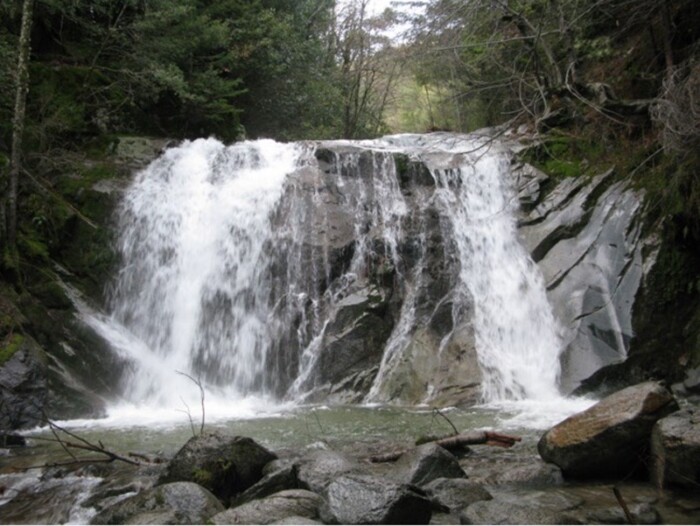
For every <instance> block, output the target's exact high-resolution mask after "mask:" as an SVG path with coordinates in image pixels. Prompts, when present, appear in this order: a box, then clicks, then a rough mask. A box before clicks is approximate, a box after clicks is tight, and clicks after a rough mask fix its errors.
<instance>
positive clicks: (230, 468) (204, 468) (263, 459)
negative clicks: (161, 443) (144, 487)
mask: <svg viewBox="0 0 700 526" xmlns="http://www.w3.org/2000/svg"><path fill="white" fill-rule="evenodd" d="M276 458H277V455H275V454H274V453H272V452H270V451H268V450H267V449H266V448H264V447H263V446H261V445H260V444H258V443H257V442H255V441H254V440H253V439H252V438H248V437H241V436H227V435H224V434H222V433H219V432H211V433H204V434H202V435H199V436H196V437H192V438H191V439H190V440H188V441H187V443H186V444H185V445H184V446H183V447H182V448H181V449H180V451H178V452H177V453H176V454H175V457H173V459H172V460H171V461H170V463H169V464H168V466H167V467H166V469H165V472H164V473H163V475H162V476H161V478H160V481H159V482H160V483H165V482H175V481H191V482H196V483H198V484H200V485H202V486H204V487H205V488H207V489H208V490H209V491H211V492H212V493H213V494H214V495H216V496H217V497H218V498H219V499H221V500H222V501H223V502H226V503H228V502H229V500H230V499H231V497H233V496H235V495H236V494H238V493H241V492H243V491H245V490H246V489H248V488H249V487H250V486H252V485H253V484H255V483H256V482H257V481H259V480H260V479H261V478H262V476H263V468H264V467H265V465H266V464H267V463H268V462H271V461H272V460H275V459H276Z"/></svg>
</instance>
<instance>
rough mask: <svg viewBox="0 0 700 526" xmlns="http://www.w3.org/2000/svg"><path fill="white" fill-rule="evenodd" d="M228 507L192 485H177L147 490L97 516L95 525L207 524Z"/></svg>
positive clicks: (205, 491)
mask: <svg viewBox="0 0 700 526" xmlns="http://www.w3.org/2000/svg"><path fill="white" fill-rule="evenodd" d="M223 510H224V507H223V506H222V505H221V503H220V502H219V501H218V500H217V498H216V497H215V496H214V495H212V494H211V492H209V491H208V490H206V489H205V488H203V487H202V486H199V485H198V484H194V483H192V482H173V483H172V484H164V485H162V486H156V487H155V488H152V489H149V490H146V491H143V492H141V493H139V494H138V495H134V496H133V497H129V498H128V499H125V500H122V501H120V502H118V503H116V504H114V505H112V506H110V507H108V508H106V509H104V510H103V511H102V512H100V513H99V514H97V515H96V516H95V517H93V519H92V524H204V523H206V521H207V520H208V519H209V518H210V517H211V516H213V515H215V514H217V513H219V512H221V511H223Z"/></svg>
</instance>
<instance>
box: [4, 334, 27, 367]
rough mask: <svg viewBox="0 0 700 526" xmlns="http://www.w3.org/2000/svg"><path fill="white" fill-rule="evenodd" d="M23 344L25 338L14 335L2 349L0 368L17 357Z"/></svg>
mask: <svg viewBox="0 0 700 526" xmlns="http://www.w3.org/2000/svg"><path fill="white" fill-rule="evenodd" d="M22 342H24V336H22V335H21V334H14V335H12V336H11V337H10V338H9V339H8V341H7V342H6V343H5V344H4V345H3V346H2V347H0V366H1V365H4V364H5V363H7V361H8V360H9V359H10V358H12V357H13V356H14V355H15V353H16V352H17V351H18V350H19V348H20V347H21V345H22Z"/></svg>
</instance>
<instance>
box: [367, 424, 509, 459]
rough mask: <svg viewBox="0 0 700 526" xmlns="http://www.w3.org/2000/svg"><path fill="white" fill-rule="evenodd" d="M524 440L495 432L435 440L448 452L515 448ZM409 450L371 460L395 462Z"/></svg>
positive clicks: (375, 457)
mask: <svg viewBox="0 0 700 526" xmlns="http://www.w3.org/2000/svg"><path fill="white" fill-rule="evenodd" d="M521 440H522V438H520V437H516V436H510V435H503V434H501V433H495V432H493V431H476V432H472V433H462V434H459V435H453V436H449V437H445V438H440V439H437V440H433V442H434V443H435V444H437V445H438V446H441V447H444V448H445V449H447V450H448V451H451V450H455V449H460V448H463V447H464V446H472V445H476V444H484V445H487V446H497V447H513V445H515V443H516V442H520V441H521ZM406 451H407V450H401V451H394V452H392V453H385V454H383V455H374V456H372V457H370V458H369V461H370V462H372V463H375V464H376V463H379V462H394V461H395V460H398V458H399V457H400V456H401V455H403V454H404V453H405V452H406Z"/></svg>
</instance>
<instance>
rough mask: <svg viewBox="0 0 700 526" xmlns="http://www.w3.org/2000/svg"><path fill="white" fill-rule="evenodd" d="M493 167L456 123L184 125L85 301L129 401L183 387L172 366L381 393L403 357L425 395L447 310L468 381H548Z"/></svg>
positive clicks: (505, 173)
mask: <svg viewBox="0 0 700 526" xmlns="http://www.w3.org/2000/svg"><path fill="white" fill-rule="evenodd" d="M397 155H402V156H404V157H401V159H399V157H397ZM406 163H408V164H411V163H413V164H411V166H413V168H411V169H413V170H414V171H415V173H413V172H410V170H409V171H407V168H406V166H404V165H406ZM421 166H422V167H424V168H421ZM426 167H427V168H426ZM423 169H424V171H422V172H421V170H423ZM509 170H510V160H509V155H508V154H507V153H506V152H505V151H504V150H502V149H500V148H499V147H498V146H495V145H493V144H491V143H486V142H484V141H483V140H480V139H475V138H471V137H467V136H444V135H440V136H437V137H436V136H419V135H403V136H394V137H388V138H384V139H380V140H374V141H362V142H350V141H335V142H333V141H331V142H325V143H299V144H280V143H276V142H274V141H271V140H260V141H252V142H245V143H240V144H235V145H233V146H225V145H223V144H221V143H220V142H218V141H216V140H214V139H199V140H196V141H191V142H184V143H183V144H181V145H180V146H178V147H175V148H172V149H170V150H168V151H167V152H165V153H164V154H163V155H162V156H161V157H160V158H159V159H157V160H156V161H154V162H153V163H152V164H151V165H150V166H149V167H147V168H146V169H144V170H142V171H141V172H139V173H138V174H136V176H135V179H134V181H133V183H132V184H131V186H130V187H129V189H128V190H127V192H126V194H125V196H124V198H123V200H122V203H121V205H120V207H119V213H118V218H117V222H118V228H119V233H118V244H117V249H118V252H119V255H120V256H121V266H120V270H119V272H118V274H117V276H116V278H115V281H114V283H113V286H112V288H111V300H110V303H109V314H108V315H90V316H86V319H88V321H89V323H91V324H92V325H93V327H95V328H96V329H97V330H98V331H99V332H100V333H101V334H102V335H103V336H104V337H105V338H107V339H108V340H109V341H110V342H111V343H112V346H113V347H114V348H115V350H116V351H117V352H118V353H119V354H120V355H121V356H123V357H124V358H125V360H126V361H127V362H128V363H130V364H131V365H130V369H129V373H128V374H127V375H126V376H125V378H124V380H123V381H124V384H125V386H124V392H125V396H126V398H128V400H129V401H131V402H133V403H145V404H150V405H153V406H167V405H173V403H175V404H177V401H178V400H179V399H180V398H186V397H187V398H188V399H190V400H192V399H194V397H195V396H196V394H197V393H196V388H195V387H194V386H193V385H192V382H191V381H190V379H189V378H187V376H190V377H192V378H195V379H200V380H201V381H202V382H203V384H204V385H205V386H206V388H207V391H208V392H210V393H217V395H218V396H220V398H221V399H222V400H236V399H243V398H245V397H248V396H264V397H270V398H276V399H282V398H285V397H286V399H292V400H300V399H308V400H315V399H316V400H318V399H325V398H324V397H326V396H328V397H329V399H330V400H336V401H355V402H359V401H362V400H365V401H389V402H391V401H393V400H395V399H396V400H401V399H407V398H405V397H406V396H408V395H406V394H405V393H407V392H409V391H411V389H412V390H413V391H415V390H416V389H417V388H416V387H415V386H414V385H412V386H409V387H410V389H409V387H407V385H408V384H406V385H404V384H405V383H406V382H408V380H407V379H406V378H403V376H402V375H403V372H402V371H404V370H406V371H409V372H410V374H411V375H412V376H411V378H413V377H415V378H416V380H415V382H414V384H415V385H419V386H423V387H420V389H422V391H421V392H420V393H418V394H417V395H415V396H418V397H419V398H418V399H416V400H418V401H420V400H428V399H429V398H430V396H432V394H433V393H434V392H435V391H437V390H439V388H438V387H435V385H437V384H436V381H435V378H436V377H437V376H436V375H438V373H439V371H440V370H444V369H445V368H447V369H449V368H450V364H449V361H448V363H447V364H445V363H443V362H440V360H448V358H444V357H443V358H441V356H442V354H443V352H446V351H444V349H445V348H446V347H448V346H449V342H451V341H453V340H454V333H455V331H457V328H460V327H461V328H462V329H464V327H468V328H470V329H469V330H471V331H472V332H473V338H474V346H475V349H476V354H477V356H478V363H479V366H480V368H481V374H482V376H483V381H482V397H483V399H484V400H486V401H502V400H518V399H546V398H551V397H557V396H558V394H557V377H558V372H559V353H560V351H561V341H560V339H559V336H558V329H557V326H556V323H555V320H554V317H553V315H552V312H551V308H550V306H549V304H548V303H547V298H546V294H545V289H544V284H543V280H542V278H541V276H540V274H539V271H538V269H537V266H536V265H535V264H534V263H533V261H532V260H531V258H530V257H529V255H528V254H527V252H526V251H525V250H524V248H523V247H522V246H521V245H520V243H519V242H518V237H517V230H516V223H515V212H516V210H517V201H516V197H515V195H516V193H515V191H514V189H513V188H512V186H511V185H512V180H511V178H510V177H509V175H510V172H509ZM440 243H442V244H441V245H440V246H438V245H439V244H440ZM443 259H444V260H445V261H447V262H446V263H444V265H443V263H441V261H442V260H443ZM431 265H432V266H431ZM437 267H439V268H437ZM443 267H444V268H443ZM436 275H437V277H436ZM431 280H432V281H431ZM443 311H445V312H448V314H447V315H445V314H441V313H442V312H443ZM448 318H449V319H448ZM436 320H438V321H436ZM440 320H442V321H440ZM425 327H429V328H430V330H431V331H433V332H430V333H429V334H428V333H425V331H426V330H428V329H425ZM421 331H423V332H421ZM426 334H427V336H426ZM469 334H471V333H469ZM451 338H452V339H451ZM433 340H435V341H436V342H437V343H436V344H435V348H434V350H430V349H432V347H429V345H428V344H427V343H425V342H432V341H433ZM416 342H418V343H416ZM431 345H432V344H431ZM454 345H456V344H454ZM454 345H453V346H454ZM460 345H462V347H464V346H465V345H466V344H464V342H461V343H460ZM459 351H460V352H462V351H464V352H467V351H468V349H466V350H465V349H464V348H460V349H459ZM409 352H411V353H414V354H413V355H411V356H414V355H415V354H416V353H423V354H420V360H419V361H421V363H423V362H425V364H427V365H425V366H424V370H418V369H417V368H418V366H417V365H416V364H414V363H412V358H410V357H409V356H408V354H407V353H409ZM402 367H403V369H402ZM441 368H442V369H441ZM426 371H428V372H426ZM178 373H182V374H178ZM421 375H424V376H425V375H427V376H425V378H427V380H425V378H423V377H422V376H421ZM431 375H432V376H431ZM424 380H425V381H424ZM458 381H459V379H458ZM391 382H394V383H397V382H398V385H399V388H396V389H394V390H393V391H392V390H390V389H387V388H386V385H388V384H389V383H391ZM424 384H430V385H429V386H428V387H427V388H426V387H425V386H424ZM413 391H411V392H413ZM187 393H188V394H187ZM387 393H389V394H387ZM396 393H399V394H396ZM401 393H403V394H401ZM401 397H404V398H401Z"/></svg>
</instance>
